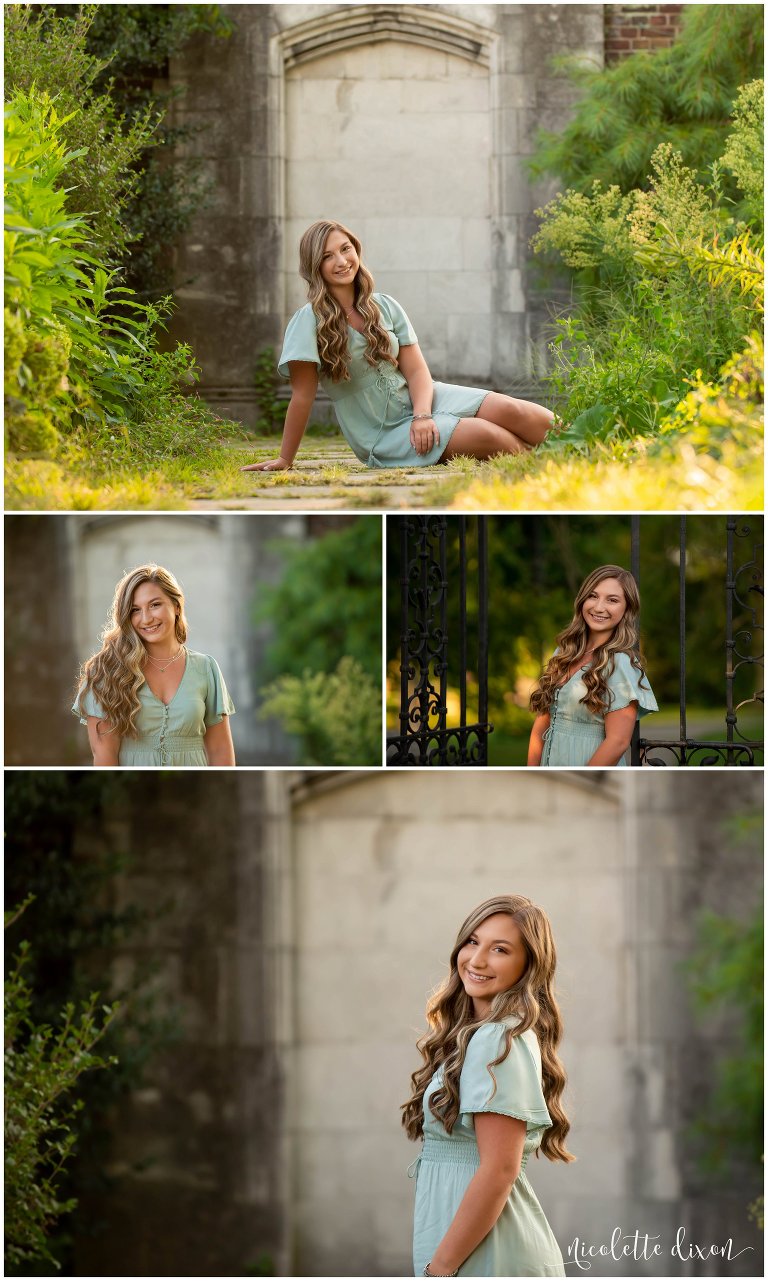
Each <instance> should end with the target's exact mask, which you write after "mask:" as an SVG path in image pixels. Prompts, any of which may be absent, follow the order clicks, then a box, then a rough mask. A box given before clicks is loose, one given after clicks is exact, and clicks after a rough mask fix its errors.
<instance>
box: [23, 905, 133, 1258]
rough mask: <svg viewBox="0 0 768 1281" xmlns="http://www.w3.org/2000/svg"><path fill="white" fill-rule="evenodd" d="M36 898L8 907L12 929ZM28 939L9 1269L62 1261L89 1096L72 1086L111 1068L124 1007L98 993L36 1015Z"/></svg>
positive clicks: (73, 1203)
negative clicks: (110, 1045)
mask: <svg viewBox="0 0 768 1281" xmlns="http://www.w3.org/2000/svg"><path fill="white" fill-rule="evenodd" d="M31 901H32V899H31V897H27V899H26V900H25V902H24V903H23V904H22V906H21V907H20V908H19V909H17V910H16V911H13V912H8V913H6V917H5V924H6V928H8V926H9V925H11V924H13V923H14V922H15V921H17V920H18V918H19V916H20V915H21V913H22V912H23V911H24V910H25V908H26V907H27V906H28V905H29V903H30V902H31ZM30 961H31V953H30V946H29V943H28V942H26V941H24V942H22V943H21V944H20V946H19V949H18V952H17V955H16V957H15V958H14V960H13V962H12V966H11V970H10V973H9V974H8V976H7V978H6V983H5V1145H6V1146H5V1238H6V1254H5V1257H6V1268H7V1272H6V1275H10V1276H14V1275H17V1274H18V1269H20V1268H22V1269H23V1268H24V1267H25V1266H27V1265H30V1264H37V1265H38V1266H41V1265H44V1264H52V1265H53V1267H54V1268H59V1266H60V1264H59V1263H58V1261H57V1259H56V1258H55V1257H54V1255H53V1254H52V1253H51V1250H50V1246H49V1240H48V1238H49V1235H50V1233H51V1230H52V1229H53V1228H54V1226H55V1224H56V1222H57V1220H58V1219H59V1218H60V1217H61V1215H63V1214H65V1213H67V1212H69V1211H71V1210H72V1209H73V1208H74V1206H75V1205H76V1201H75V1199H74V1198H71V1197H70V1198H69V1199H66V1200H63V1199H62V1197H61V1185H62V1182H63V1179H64V1175H65V1173H66V1166H67V1163H68V1162H69V1161H70V1159H71V1157H72V1156H73V1154H74V1150H75V1145H76V1143H77V1139H78V1125H79V1123H78V1114H79V1113H80V1112H81V1110H82V1107H83V1103H82V1100H81V1099H77V1098H75V1099H73V1098H72V1097H65V1096H71V1092H72V1090H73V1088H74V1087H75V1085H76V1084H77V1082H78V1080H79V1078H80V1077H81V1076H82V1075H83V1073H85V1072H90V1071H93V1070H94V1069H95V1068H104V1067H109V1066H110V1065H112V1064H114V1063H115V1062H116V1059H114V1058H112V1057H106V1058H105V1057H103V1056H101V1055H99V1054H96V1053H94V1047H95V1046H96V1045H97V1043H98V1042H99V1041H100V1040H101V1038H102V1037H103V1036H104V1034H105V1032H106V1031H107V1028H108V1027H109V1025H110V1023H111V1022H112V1020H113V1018H114V1017H115V1015H116V1013H117V1006H114V1005H113V1006H109V1005H102V1006H99V997H98V993H96V992H92V993H90V995H89V996H88V997H87V999H85V1000H84V1001H82V1002H74V1001H67V1002H66V1004H65V1005H64V1006H63V1008H62V1010H61V1011H60V1013H59V1016H58V1018H57V1019H56V1020H54V1021H52V1022H51V1023H45V1022H43V1023H40V1022H38V1021H37V1019H36V1017H35V1014H34V1011H33V1007H34V1000H35V998H34V994H33V991H32V989H31V987H30V984H29V980H28V977H27V974H26V972H25V971H26V970H27V969H28V967H29V965H30Z"/></svg>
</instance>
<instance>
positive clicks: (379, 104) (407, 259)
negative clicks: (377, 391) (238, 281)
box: [271, 5, 498, 384]
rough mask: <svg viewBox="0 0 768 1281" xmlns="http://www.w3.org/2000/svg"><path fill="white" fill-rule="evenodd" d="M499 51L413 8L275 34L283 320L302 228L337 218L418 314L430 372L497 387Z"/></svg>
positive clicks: (364, 11) (359, 13)
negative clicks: (495, 264) (495, 202)
mask: <svg viewBox="0 0 768 1281" xmlns="http://www.w3.org/2000/svg"><path fill="white" fill-rule="evenodd" d="M497 43H498V36H497V35H496V33H495V32H493V31H491V30H488V29H486V28H484V27H482V26H480V25H479V24H477V23H474V22H469V21H467V20H465V19H460V18H456V17H454V16H453V15H450V14H448V13H446V12H444V11H442V10H440V9H438V8H437V7H436V6H434V7H433V6H408V5H363V6H360V7H355V8H354V9H346V8H345V9H342V10H334V11H330V12H327V13H325V14H323V15H322V16H320V17H317V18H312V19H310V20H309V21H307V22H304V23H300V24H298V25H296V26H290V27H288V28H287V29H286V30H284V31H283V32H281V34H280V35H278V36H276V37H273V41H272V57H271V63H272V71H273V75H274V82H273V83H274V89H275V93H274V97H273V102H274V106H275V107H276V111H275V124H276V133H275V137H274V140H275V144H276V150H277V153H278V154H279V155H280V156H281V181H279V182H278V183H276V184H275V209H274V213H275V216H276V218H277V219H278V221H279V222H280V224H281V225H282V226H283V228H284V235H283V247H282V289H281V291H280V292H281V293H282V298H283V310H284V315H285V317H286V318H287V316H288V315H290V314H291V312H292V311H294V310H295V309H296V308H297V307H299V306H301V305H302V303H303V302H304V301H305V293H304V289H303V284H302V282H301V281H300V280H299V278H298V276H297V258H298V255H297V245H298V240H299V238H300V235H301V233H302V231H303V230H304V229H305V228H306V226H307V225H308V224H309V223H311V222H312V221H313V220H314V219H316V218H320V217H333V218H338V219H340V220H341V221H343V222H346V223H347V224H349V225H350V226H351V227H352V228H353V229H354V230H355V231H356V232H357V234H358V235H359V236H360V238H361V240H362V241H363V245H364V248H365V253H366V260H367V262H368V264H369V265H370V267H371V269H372V270H373V271H374V273H375V276H376V282H377V286H378V288H379V289H380V290H381V291H382V292H384V293H391V294H393V295H394V296H396V297H397V298H398V300H399V301H401V302H402V303H403V305H404V306H405V308H406V310H407V311H408V312H409V314H410V315H411V319H412V321H413V323H414V326H415V328H416V331H417V333H418V335H419V340H420V342H421V345H422V347H423V349H424V351H425V353H426V354H427V357H428V360H429V362H430V366H431V368H432V370H433V372H434V374H435V376H436V377H442V378H454V379H458V380H463V381H465V382H472V381H475V382H479V383H481V384H483V383H485V382H487V381H488V380H489V378H490V374H491V365H492V357H491V351H492V329H493V324H492V318H493V310H494V300H493V287H492V247H493V232H494V216H495V212H496V211H495V209H494V207H493V192H494V180H493V179H494V163H495V155H496V152H497V150H498V147H497V141H496V139H495V137H494V132H495V126H496V118H495V114H494V112H493V110H492V106H493V100H494V75H495V66H496V61H497V59H496V49H497Z"/></svg>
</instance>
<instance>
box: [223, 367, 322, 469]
mask: <svg viewBox="0 0 768 1281" xmlns="http://www.w3.org/2000/svg"><path fill="white" fill-rule="evenodd" d="M288 369H289V370H290V375H291V399H290V402H289V405H288V409H287V411H286V414H285V424H284V426H283V439H282V443H281V445H280V457H279V458H272V459H270V460H269V462H266V463H251V464H250V465H249V466H248V467H241V468H240V470H241V471H287V470H288V468H289V467H292V466H293V460H294V458H295V457H296V454H297V452H298V449H299V445H300V444H301V441H302V437H303V435H304V432H305V431H306V429H307V423H308V422H309V415H310V414H311V412H312V406H313V405H314V403H315V397H316V396H317V365H314V364H312V362H311V361H309V360H291V361H289V363H288Z"/></svg>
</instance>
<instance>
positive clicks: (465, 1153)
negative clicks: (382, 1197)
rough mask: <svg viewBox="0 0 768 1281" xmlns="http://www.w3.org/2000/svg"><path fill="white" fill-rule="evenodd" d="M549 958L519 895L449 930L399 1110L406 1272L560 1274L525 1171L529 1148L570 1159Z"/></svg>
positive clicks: (536, 911) (535, 919)
mask: <svg viewBox="0 0 768 1281" xmlns="http://www.w3.org/2000/svg"><path fill="white" fill-rule="evenodd" d="M555 964H556V957H555V945H554V942H553V939H552V930H551V928H550V925H549V921H548V920H547V917H546V916H545V914H544V912H543V911H542V910H541V908H540V907H537V906H536V905H535V904H534V903H532V902H531V900H530V899H527V898H523V896H522V895H519V894H513V895H500V896H499V897H498V898H491V899H488V900H486V902H484V903H481V904H480V906H479V907H476V908H475V910H474V912H471V913H470V914H469V916H468V917H467V919H466V921H465V922H464V924H463V925H462V927H461V929H460V930H459V934H458V937H457V939H456V945H455V947H454V949H453V952H452V953H451V959H450V972H449V975H448V977H447V979H446V980H445V982H444V983H443V984H442V986H441V987H440V988H439V989H438V990H437V992H436V993H435V995H434V996H433V997H432V999H431V1000H430V1002H429V1004H428V1006H427V1021H428V1023H429V1025H430V1030H429V1032H427V1033H426V1035H425V1036H424V1037H422V1039H421V1040H420V1041H419V1044H418V1048H419V1049H420V1050H421V1055H422V1058H423V1060H424V1063H423V1066H422V1067H421V1068H420V1069H419V1070H418V1071H417V1072H414V1074H413V1076H412V1077H411V1085H412V1088H413V1094H412V1096H411V1098H410V1099H409V1100H408V1102H407V1103H406V1104H405V1105H404V1107H403V1125H404V1126H405V1129H406V1131H407V1133H408V1137H409V1138H411V1139H420V1138H422V1137H423V1139H424V1146H423V1148H422V1150H421V1154H420V1156H419V1157H418V1158H417V1160H416V1162H415V1163H414V1164H415V1166H416V1172H417V1181H416V1208H415V1217H414V1231H413V1263H414V1275H415V1276H433V1277H437V1276H449V1277H452V1276H453V1277H455V1276H462V1277H561V1276H564V1275H565V1270H564V1267H563V1259H562V1255H561V1253H560V1249H559V1247H558V1244H557V1241H556V1240H555V1238H554V1236H553V1234H552V1231H551V1229H550V1227H549V1224H548V1223H547V1221H546V1219H545V1217H544V1213H543V1211H542V1209H541V1206H540V1205H539V1203H538V1201H537V1199H536V1196H535V1194H534V1192H533V1189H532V1187H531V1185H530V1183H529V1182H528V1179H527V1178H526V1175H525V1167H526V1162H527V1161H528V1158H529V1157H530V1155H531V1153H532V1152H535V1153H536V1155H537V1156H538V1154H539V1149H541V1151H542V1152H543V1153H544V1155H545V1156H546V1157H548V1158H549V1160H550V1161H572V1160H573V1159H574V1158H573V1157H572V1156H571V1154H570V1153H569V1152H568V1150H567V1149H566V1146H565V1139H566V1136H567V1134H568V1130H569V1128H570V1126H569V1124H568V1118H567V1117H566V1115H565V1113H564V1111H563V1109H562V1107H561V1106H560V1096H561V1095H562V1092H563V1088H564V1086H565V1073H564V1071H563V1067H562V1064H561V1063H560V1060H559V1058H558V1056H557V1046H558V1044H559V1041H560V1038H561V1036H562V1021H561V1018H560V1011H559V1009H558V1006H557V1001H556V999H555V993H554V977H555Z"/></svg>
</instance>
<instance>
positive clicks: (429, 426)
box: [411, 418, 440, 454]
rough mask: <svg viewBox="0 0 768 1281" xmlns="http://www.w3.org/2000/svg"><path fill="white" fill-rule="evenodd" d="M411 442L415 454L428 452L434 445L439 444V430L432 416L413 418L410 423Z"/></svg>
mask: <svg viewBox="0 0 768 1281" xmlns="http://www.w3.org/2000/svg"><path fill="white" fill-rule="evenodd" d="M411 444H412V445H413V448H414V449H415V450H416V453H417V454H428V453H429V451H430V449H432V448H433V446H434V445H439V444H440V432H439V431H438V430H437V427H436V426H435V420H434V418H418V419H414V421H413V422H412V423H411Z"/></svg>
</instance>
